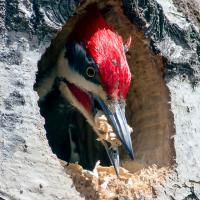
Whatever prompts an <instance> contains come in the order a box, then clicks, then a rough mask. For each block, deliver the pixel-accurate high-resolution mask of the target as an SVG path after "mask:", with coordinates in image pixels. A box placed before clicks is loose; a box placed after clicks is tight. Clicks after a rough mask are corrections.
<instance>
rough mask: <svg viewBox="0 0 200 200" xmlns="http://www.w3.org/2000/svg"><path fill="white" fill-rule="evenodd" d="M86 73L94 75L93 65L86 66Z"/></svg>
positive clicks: (89, 75)
mask: <svg viewBox="0 0 200 200" xmlns="http://www.w3.org/2000/svg"><path fill="white" fill-rule="evenodd" d="M86 74H87V76H88V77H90V78H92V77H94V76H95V69H94V68H93V67H88V68H87V69H86Z"/></svg>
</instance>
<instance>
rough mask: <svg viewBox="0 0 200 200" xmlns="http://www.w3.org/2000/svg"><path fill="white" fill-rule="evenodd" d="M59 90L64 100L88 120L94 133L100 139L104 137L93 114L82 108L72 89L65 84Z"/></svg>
mask: <svg viewBox="0 0 200 200" xmlns="http://www.w3.org/2000/svg"><path fill="white" fill-rule="evenodd" d="M59 90H60V92H61V94H62V96H63V97H64V98H66V99H67V100H68V101H69V102H70V103H71V104H72V105H73V106H74V107H75V108H77V109H78V110H79V111H80V112H81V113H82V114H83V116H84V117H85V118H86V120H87V121H88V123H89V124H90V125H91V126H92V127H93V129H94V131H95V132H96V134H97V136H98V137H99V138H101V137H102V135H101V133H100V132H99V130H98V129H97V128H96V125H95V121H94V117H93V116H92V113H88V112H87V111H86V110H85V108H84V107H83V106H82V104H81V103H80V102H79V101H77V99H76V98H75V97H74V95H73V94H72V93H71V91H70V89H69V88H68V87H67V85H66V84H65V83H63V82H61V83H60V85H59Z"/></svg>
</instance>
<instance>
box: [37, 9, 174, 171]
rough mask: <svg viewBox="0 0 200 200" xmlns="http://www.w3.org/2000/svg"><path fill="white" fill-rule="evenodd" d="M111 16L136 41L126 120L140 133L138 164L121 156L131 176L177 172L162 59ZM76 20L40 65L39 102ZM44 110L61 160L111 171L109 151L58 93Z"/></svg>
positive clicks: (117, 27) (136, 145)
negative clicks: (152, 169)
mask: <svg viewBox="0 0 200 200" xmlns="http://www.w3.org/2000/svg"><path fill="white" fill-rule="evenodd" d="M109 12H110V13H106V16H105V17H106V20H107V21H108V22H109V24H111V25H112V26H113V27H114V28H115V30H117V32H118V33H119V34H120V35H122V36H123V37H124V39H126V38H128V37H129V35H131V36H132V39H133V41H134V44H133V45H132V46H131V48H130V50H129V53H128V54H127V58H128V63H129V66H130V69H131V72H132V74H133V80H132V86H131V87H130V90H129V95H128V98H127V109H126V111H127V112H126V115H127V120H128V122H129V124H130V126H131V127H133V130H134V132H133V134H132V142H133V148H134V149H135V156H136V160H135V161H132V160H130V159H129V158H128V157H127V154H126V152H124V151H121V152H120V160H121V162H122V163H121V164H122V166H123V167H125V168H126V169H129V170H130V171H131V172H135V171H138V170H140V169H141V168H145V167H148V166H152V165H154V164H156V165H157V166H159V167H164V166H171V165H172V164H173V163H174V158H175V152H174V145H173V140H172V139H171V138H172V136H173V134H174V126H173V121H174V120H173V115H172V113H171V111H170V105H169V102H170V98H169V93H168V89H167V87H166V83H165V81H164V79H163V76H164V74H163V72H164V65H163V60H162V57H161V56H159V55H154V54H153V53H152V51H151V50H150V49H151V48H150V45H151V44H150V43H149V41H148V40H147V39H146V38H145V37H144V34H143V32H142V31H141V30H139V29H137V27H136V26H134V25H132V24H130V22H129V21H127V18H126V17H125V16H124V15H123V13H121V14H120V13H117V14H116V13H115V11H114V10H110V11H109ZM116 16H118V20H116ZM76 17H77V16H74V18H76ZM74 18H73V19H72V20H69V22H67V23H66V24H65V25H64V26H63V28H62V30H61V31H60V32H59V33H58V35H57V36H56V38H54V39H53V40H52V42H51V46H50V47H49V48H48V49H47V50H46V52H45V53H44V55H42V58H41V60H40V61H39V63H38V74H37V77H36V84H35V89H36V91H37V92H38V94H39V96H42V94H43V92H42V90H41V87H40V86H41V85H42V84H43V79H44V78H45V76H49V74H51V73H52V71H53V69H54V67H55V65H56V62H57V59H58V56H59V53H60V51H61V50H62V48H63V46H64V44H65V43H66V41H67V37H69V35H70V33H71V32H70V31H69V30H73V27H74V25H75V24H76V20H74ZM78 19H79V18H78V17H77V20H78ZM54 78H55V77H54ZM39 105H40V109H41V114H42V116H43V117H44V118H45V129H46V131H47V138H48V141H49V145H50V146H51V148H52V151H53V152H54V153H55V154H56V155H57V156H58V158H60V159H62V160H65V161H67V162H76V161H78V162H79V164H81V165H82V166H83V168H85V169H93V167H94V166H95V163H96V161H97V160H100V161H101V165H106V166H110V162H109V159H108V157H107V154H106V152H105V149H104V147H103V146H102V145H101V143H99V142H98V141H96V134H95V133H94V131H93V130H92V128H91V127H90V126H89V125H88V123H87V122H86V120H85V118H84V117H83V116H82V115H81V114H80V112H79V111H77V110H76V109H74V108H72V107H71V106H70V105H69V103H67V102H66V100H65V99H63V97H62V96H61V95H60V93H59V91H58V90H57V89H56V88H54V90H53V91H52V92H50V93H49V94H48V96H47V97H46V98H45V99H44V100H40V102H39ZM70 133H71V135H70Z"/></svg>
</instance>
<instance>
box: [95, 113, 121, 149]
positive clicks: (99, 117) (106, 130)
mask: <svg viewBox="0 0 200 200" xmlns="http://www.w3.org/2000/svg"><path fill="white" fill-rule="evenodd" d="M94 121H95V127H96V129H97V130H98V131H99V133H100V134H98V138H97V140H98V141H102V140H106V141H107V142H109V143H110V144H111V146H112V147H113V148H115V147H118V146H120V145H121V142H120V140H119V139H118V138H117V136H116V134H115V133H114V131H113V129H112V126H111V125H110V124H109V123H108V119H107V117H106V116H105V114H104V113H103V112H102V111H100V110H99V111H98V112H97V113H96V115H95V117H94Z"/></svg>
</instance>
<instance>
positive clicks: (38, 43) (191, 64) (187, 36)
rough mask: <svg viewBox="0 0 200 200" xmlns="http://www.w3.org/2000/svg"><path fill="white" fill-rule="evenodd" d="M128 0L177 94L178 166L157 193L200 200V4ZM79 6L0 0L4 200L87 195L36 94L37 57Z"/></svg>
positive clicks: (127, 8) (128, 10) (0, 184)
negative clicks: (49, 133)
mask: <svg viewBox="0 0 200 200" xmlns="http://www.w3.org/2000/svg"><path fill="white" fill-rule="evenodd" d="M122 3H123V9H124V13H125V15H126V16H127V17H128V19H129V20H130V21H131V22H132V23H133V24H134V25H135V26H137V27H138V28H139V29H140V30H141V31H143V32H144V34H145V36H146V38H148V39H149V41H150V44H151V48H152V52H153V53H154V54H155V55H160V56H162V58H163V60H164V80H165V81H166V86H167V88H168V90H169V94H170V102H169V104H170V106H171V111H172V114H173V123H174V129H175V134H174V136H173V139H174V150H175V164H174V165H173V167H172V172H171V174H170V176H169V177H168V178H167V180H166V181H165V183H164V184H158V185H152V188H153V189H152V193H153V195H152V196H154V198H157V199H161V200H164V199H175V200H192V199H195V200H197V199H200V170H199V166H200V159H199V158H200V143H199V141H200V135H199V132H200V123H199V120H200V84H199V80H200V38H199V28H200V27H199V21H200V20H199V19H200V17H199V16H200V15H199V9H198V8H199V7H200V3H199V2H198V0H193V1H189V0H188V1H186V0H174V1H172V0H166V1H164V0H163V1H162V0H146V1H136V0H123V1H122ZM77 5H78V1H75V0H74V1H73V0H70V1H68V0H65V1H64V0H63V1H61V0H60V1H50V0H49V1H48V0H38V1H36V0H32V1H31V0H16V1H12V2H10V1H8V0H2V1H0V44H1V46H0V199H24V200H27V199H48V200H49V199H81V197H80V194H79V193H78V192H77V191H76V189H75V187H74V186H73V181H72V179H71V178H70V177H69V176H68V175H67V174H66V172H65V170H64V168H63V166H62V165H61V164H60V162H59V160H58V159H57V158H56V156H55V155H54V154H52V152H51V149H50V147H49V145H48V141H47V139H46V136H45V130H44V119H43V118H42V117H41V115H40V112H39V107H38V104H37V101H38V96H37V94H36V92H34V91H33V85H34V82H35V77H36V76H35V74H36V72H37V62H38V61H39V60H40V58H41V55H42V54H43V53H44V52H45V49H46V48H47V47H48V46H49V45H50V43H51V39H52V38H54V37H55V36H56V33H57V32H58V30H59V29H60V28H61V27H62V25H63V24H64V23H65V21H66V20H67V19H68V18H69V16H70V15H72V14H73V13H74V11H75V9H76V7H77ZM138 53H139V52H138ZM142 198H144V199H151V197H146V198H145V196H143V197H142ZM121 199H126V197H124V198H123V197H122V198H121ZM138 199H141V196H140V197H138Z"/></svg>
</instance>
